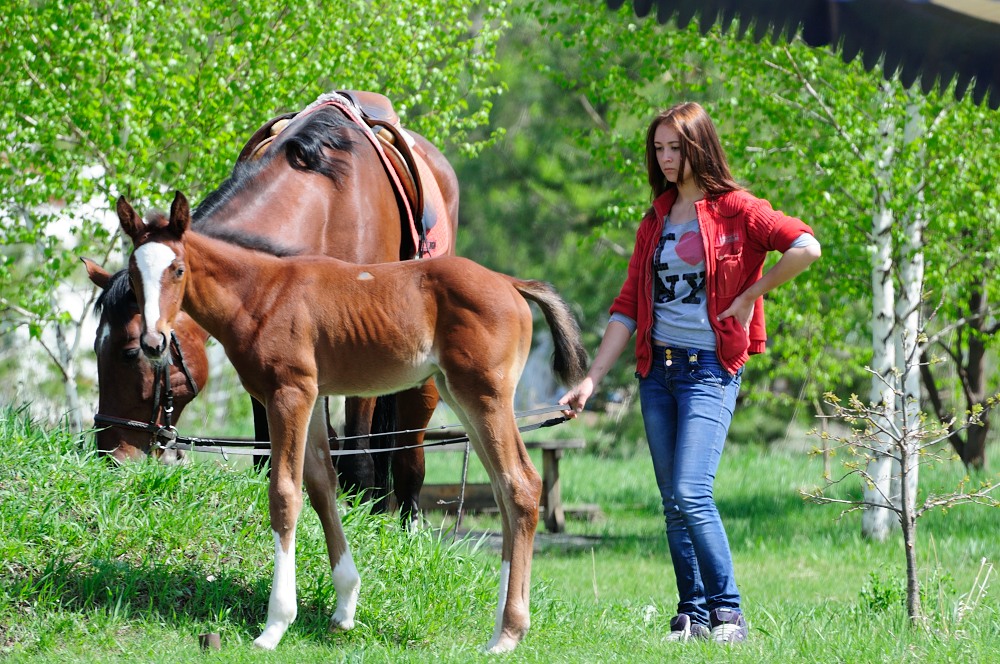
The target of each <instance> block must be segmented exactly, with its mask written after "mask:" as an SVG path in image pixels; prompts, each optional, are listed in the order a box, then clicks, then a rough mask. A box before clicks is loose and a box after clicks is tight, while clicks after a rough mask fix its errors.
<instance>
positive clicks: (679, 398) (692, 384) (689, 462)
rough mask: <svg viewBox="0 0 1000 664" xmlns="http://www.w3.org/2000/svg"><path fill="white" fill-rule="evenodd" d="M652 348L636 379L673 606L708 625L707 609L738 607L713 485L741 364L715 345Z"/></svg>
mask: <svg viewBox="0 0 1000 664" xmlns="http://www.w3.org/2000/svg"><path fill="white" fill-rule="evenodd" d="M653 354H654V360H653V368H652V370H651V371H650V373H649V375H648V376H647V377H646V378H642V379H640V381H639V397H640V400H641V404H642V418H643V423H644V424H645V427H646V440H647V442H648V443H649V452H650V454H651V455H652V457H653V470H654V472H655V473H656V483H657V485H658V486H659V488H660V496H661V497H662V499H663V513H664V515H665V517H666V522H667V542H668V543H669V545H670V557H671V559H672V560H673V565H674V574H675V576H676V577H677V593H678V595H679V597H680V601H679V603H678V607H677V612H678V613H686V614H688V615H690V616H691V618H692V620H693V621H694V622H697V623H702V624H708V613H709V611H712V610H714V609H719V608H723V607H729V608H736V609H738V608H739V606H740V593H739V590H737V588H736V579H735V574H734V571H733V557H732V554H731V553H730V550H729V540H728V538H727V537H726V530H725V528H724V527H723V526H722V519H721V517H720V516H719V510H718V509H717V508H716V506H715V498H714V497H713V494H712V486H713V484H714V482H715V472H716V470H717V469H718V467H719V459H720V458H721V456H722V448H723V445H724V444H725V442H726V434H727V432H728V431H729V423H730V422H731V421H732V418H733V409H734V408H735V406H736V395H737V394H739V391H740V379H741V378H742V375H743V370H742V369H740V371H739V372H738V373H737V374H736V375H735V376H734V375H732V374H730V373H729V372H727V371H726V370H725V369H723V368H722V366H721V365H720V364H719V360H718V358H717V357H716V355H715V352H714V351H705V350H687V349H677V348H673V349H670V351H669V353H667V352H665V350H664V349H663V348H661V347H658V346H654V347H653ZM692 356H694V357H692ZM668 362H669V365H668V364H667V363H668Z"/></svg>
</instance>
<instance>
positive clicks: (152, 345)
mask: <svg viewBox="0 0 1000 664" xmlns="http://www.w3.org/2000/svg"><path fill="white" fill-rule="evenodd" d="M139 345H140V346H141V347H142V352H143V353H145V354H146V355H147V356H149V357H159V356H160V355H163V353H164V351H166V350H167V338H166V336H164V335H162V334H160V333H159V332H155V333H150V332H147V333H146V334H143V335H142V337H141V338H140V339H139Z"/></svg>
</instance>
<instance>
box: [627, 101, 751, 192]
mask: <svg viewBox="0 0 1000 664" xmlns="http://www.w3.org/2000/svg"><path fill="white" fill-rule="evenodd" d="M664 124H665V125H667V126H669V127H671V128H672V129H673V130H674V131H676V132H677V135H678V136H679V137H680V143H681V145H680V148H681V150H680V151H681V163H680V165H679V167H678V171H677V177H678V178H680V177H682V173H683V172H684V164H685V163H689V164H691V175H693V176H694V179H695V182H696V183H697V185H698V188H699V189H701V190H702V191H704V192H705V196H706V197H708V198H714V197H715V196H721V195H722V194H725V193H728V192H730V191H734V190H737V189H742V188H743V187H741V186H740V185H739V183H737V182H736V180H734V179H733V175H732V173H730V171H729V164H728V163H727V162H726V153H725V152H724V151H723V149H722V144H721V143H720V142H719V135H718V133H716V131H715V125H714V124H712V118H710V117H708V113H706V112H705V109H704V108H702V107H701V105H700V104H698V103H696V102H693V101H687V102H682V103H680V104H675V105H674V106H671V107H670V108H668V109H667V110H665V111H662V112H660V113H659V114H658V115H657V116H656V117H655V118H654V119H653V122H652V123H650V125H649V129H648V130H647V132H646V172H647V174H648V177H649V186H650V188H651V189H652V193H653V198H654V199H656V198H657V197H658V196H659V195H660V194H662V193H663V192H665V191H667V190H668V189H670V188H672V187H676V185H675V184H674V183H672V182H667V178H666V176H664V175H663V171H662V170H661V169H660V164H659V163H658V162H657V159H656V148H655V147H654V145H653V134H655V133H656V130H657V128H658V127H659V126H660V125H664Z"/></svg>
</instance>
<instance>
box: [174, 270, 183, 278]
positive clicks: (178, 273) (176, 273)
mask: <svg viewBox="0 0 1000 664" xmlns="http://www.w3.org/2000/svg"><path fill="white" fill-rule="evenodd" d="M183 276H184V268H183V267H179V268H176V269H175V270H174V279H180V278H181V277H183Z"/></svg>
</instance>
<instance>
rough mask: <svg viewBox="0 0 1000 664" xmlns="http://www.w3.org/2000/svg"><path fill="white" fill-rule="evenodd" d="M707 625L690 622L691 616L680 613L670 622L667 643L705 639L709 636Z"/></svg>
mask: <svg viewBox="0 0 1000 664" xmlns="http://www.w3.org/2000/svg"><path fill="white" fill-rule="evenodd" d="M710 634H711V633H710V632H709V631H708V625H702V624H701V623H696V622H692V621H691V616H689V615H688V614H686V613H681V614H679V615H676V616H674V617H673V618H671V620H670V634H669V635H668V636H667V641H688V640H690V639H707V638H709V636H710Z"/></svg>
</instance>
